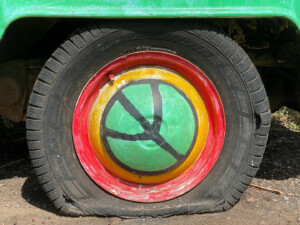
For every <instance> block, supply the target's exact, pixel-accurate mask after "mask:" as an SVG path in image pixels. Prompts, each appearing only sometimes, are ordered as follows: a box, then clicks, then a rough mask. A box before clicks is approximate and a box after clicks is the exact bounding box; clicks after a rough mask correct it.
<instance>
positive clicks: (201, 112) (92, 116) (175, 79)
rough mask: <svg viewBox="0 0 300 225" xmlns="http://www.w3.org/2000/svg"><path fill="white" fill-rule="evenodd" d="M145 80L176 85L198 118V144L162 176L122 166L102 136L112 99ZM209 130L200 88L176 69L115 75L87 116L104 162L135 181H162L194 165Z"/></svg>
mask: <svg viewBox="0 0 300 225" xmlns="http://www.w3.org/2000/svg"><path fill="white" fill-rule="evenodd" d="M142 79H159V80H162V81H165V82H168V83H170V84H173V85H174V86H176V87H177V88H179V89H180V90H181V91H183V92H184V93H185V94H186V96H187V97H188V98H189V99H190V101H191V103H192V104H193V106H194V108H195V110H196V114H197V117H198V135H197V138H196V142H195V145H194V147H193V149H192V151H191V153H190V155H189V156H188V157H187V158H186V160H185V161H184V162H183V163H182V164H180V165H179V166H178V167H176V168H174V169H173V170H171V171H168V172H166V173H164V174H159V175H137V174H134V173H132V172H130V171H127V170H125V169H123V168H122V167H120V166H119V165H118V164H117V163H115V161H114V160H113V159H111V157H110V156H109V155H108V153H107V151H106V149H105V147H104V145H103V143H102V141H101V138H100V123H101V118H102V114H103V111H104V109H105V106H106V104H107V103H108V101H109V100H110V98H111V97H112V96H113V95H114V94H115V93H116V92H117V91H118V90H119V89H120V88H121V87H122V86H124V85H126V84H127V83H129V82H130V81H133V80H134V81H137V80H142ZM208 130H209V118H208V113H207V110H206V107H205V104H204V102H203V100H202V98H201V96H200V95H199V93H198V91H197V90H196V89H195V88H194V87H193V85H191V84H190V83H189V82H188V81H187V80H186V79H184V78H183V77H182V76H180V75H179V74H176V73H175V72H173V71H170V70H168V69H163V68H157V67H144V68H134V69H130V70H128V71H126V72H124V73H122V74H119V75H117V76H116V77H115V80H114V81H113V82H109V83H107V84H106V85H105V86H104V87H103V88H102V89H101V90H100V91H99V95H98V96H97V98H96V100H95V101H94V103H93V106H92V107H91V110H90V113H89V118H88V136H89V141H90V144H91V147H92V149H93V151H94V152H95V154H96V156H97V158H98V160H99V161H100V162H101V164H102V165H103V166H104V167H105V168H106V169H107V170H109V171H110V172H111V173H112V174H114V175H116V176H117V177H119V178H121V179H123V180H127V181H130V182H134V183H140V184H155V183H162V182H166V181H168V180H171V179H174V178H175V177H177V176H179V175H181V174H183V173H184V172H186V171H187V170H188V169H189V168H191V167H192V166H193V165H194V163H195V162H196V160H197V159H198V158H199V156H200V155H201V152H202V151H203V149H204V146H205V143H206V139H207V136H208Z"/></svg>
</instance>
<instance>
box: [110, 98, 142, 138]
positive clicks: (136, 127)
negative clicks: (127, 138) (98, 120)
mask: <svg viewBox="0 0 300 225" xmlns="http://www.w3.org/2000/svg"><path fill="white" fill-rule="evenodd" d="M105 126H106V127H107V128H109V129H112V130H117V131H119V132H121V133H126V134H140V133H143V132H144V129H143V127H142V126H141V125H140V123H139V122H138V121H136V120H135V119H134V118H132V117H131V116H130V114H129V113H128V112H127V111H126V110H125V109H124V108H123V106H122V105H121V103H119V102H118V101H116V102H115V104H114V105H113V106H112V107H111V109H110V113H108V115H107V118H106V121H105Z"/></svg>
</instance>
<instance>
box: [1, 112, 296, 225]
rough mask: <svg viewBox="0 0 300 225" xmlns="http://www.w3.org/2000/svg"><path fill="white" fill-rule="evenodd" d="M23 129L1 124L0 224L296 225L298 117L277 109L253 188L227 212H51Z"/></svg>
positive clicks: (53, 210) (51, 209)
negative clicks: (128, 216)
mask: <svg viewBox="0 0 300 225" xmlns="http://www.w3.org/2000/svg"><path fill="white" fill-rule="evenodd" d="M24 132H25V131H24V125H22V124H21V125H20V124H19V125H17V127H16V129H14V130H8V129H7V128H5V127H4V126H3V121H0V225H1V224H107V225H112V224H186V225H187V224H230V225H232V224H272V225H273V224H299V225H300V113H298V112H295V111H291V110H288V109H286V108H282V109H281V110H280V111H278V112H276V113H275V114H273V123H272V129H271V132H270V138H269V142H268V146H267V149H266V153H265V156H264V159H263V162H262V164H261V167H260V170H259V172H258V173H257V175H256V177H255V179H254V180H253V182H252V184H254V185H259V186H262V187H266V188H270V189H274V190H277V191H280V192H282V194H276V193H272V192H270V191H266V190H257V189H254V188H249V189H248V190H247V191H246V192H245V194H244V195H243V197H242V199H241V200H240V202H239V203H238V204H237V205H236V206H235V207H233V208H232V209H231V210H229V211H227V212H222V213H215V214H204V215H183V216H173V217H169V218H140V219H120V218H116V217H110V218H103V217H80V218H68V217H62V216H59V215H58V214H56V211H55V209H54V208H53V207H52V205H51V203H50V202H49V200H48V199H47V197H46V196H45V194H44V193H43V191H42V189H41V188H40V186H39V184H38V183H37V181H36V179H35V176H34V174H33V172H32V169H31V165H30V161H29V159H28V154H27V151H26V150H27V148H26V142H25V137H24V134H25V133H24Z"/></svg>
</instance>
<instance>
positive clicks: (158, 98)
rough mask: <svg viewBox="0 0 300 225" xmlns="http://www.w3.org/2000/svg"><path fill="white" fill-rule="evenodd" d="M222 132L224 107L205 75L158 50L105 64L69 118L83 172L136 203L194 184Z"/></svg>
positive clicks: (208, 163)
mask: <svg viewBox="0 0 300 225" xmlns="http://www.w3.org/2000/svg"><path fill="white" fill-rule="evenodd" d="M112 76H113V77H114V80H113V81H110V80H109V79H108V78H112ZM195 82H196V83H195ZM224 132H225V123H224V112H223V107H222V104H221V101H220V98H219V96H218V94H217V91H216V90H215V88H214V86H213V85H212V84H211V82H210V81H209V80H208V78H207V77H206V76H205V75H204V73H203V72H202V71H201V70H199V69H198V68H197V67H195V66H194V65H192V64H191V63H189V62H187V61H186V60H184V59H182V58H180V57H178V56H175V55H171V54H168V53H162V52H138V53H133V54H131V55H128V56H126V57H122V58H120V59H116V60H115V61H113V62H111V63H110V64H108V65H106V66H105V67H104V68H102V69H101V70H100V71H99V72H98V73H97V74H95V75H94V77H93V78H92V79H91V80H90V81H89V83H88V84H87V86H86V87H85V88H84V90H83V92H82V94H81V96H80V98H79V100H78V103H77V105H76V107H75V111H74V118H73V139H74V145H75V149H76V153H77V155H78V157H79V160H80V162H81V164H82V166H83V167H84V169H85V170H86V172H87V173H88V174H89V176H90V177H91V178H92V179H93V180H94V181H95V182H96V183H97V184H98V185H100V186H101V187H102V188H104V189H105V190H107V191H109V192H110V193H112V194H114V195H117V196H119V197H121V198H124V199H128V200H132V201H142V202H157V201H164V200H168V199H171V198H174V197H177V196H179V195H181V194H184V193H185V192H187V191H189V190H190V189H192V188H193V187H194V186H196V185H197V184H198V183H200V181H201V180H202V179H203V178H204V177H205V176H206V175H207V173H208V172H209V170H210V169H211V168H212V166H213V164H214V163H215V161H216V159H217V157H218V155H219V152H220V150H221V147H222V144H223V140H224Z"/></svg>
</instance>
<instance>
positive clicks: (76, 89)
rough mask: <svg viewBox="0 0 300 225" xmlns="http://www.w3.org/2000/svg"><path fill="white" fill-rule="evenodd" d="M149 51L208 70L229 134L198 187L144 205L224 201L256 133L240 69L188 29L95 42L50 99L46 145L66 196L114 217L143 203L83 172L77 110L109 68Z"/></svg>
mask: <svg viewBox="0 0 300 225" xmlns="http://www.w3.org/2000/svg"><path fill="white" fill-rule="evenodd" d="M146 50H152V51H153V50H157V51H165V52H170V53H172V54H176V55H179V56H180V57H182V58H184V59H186V60H188V61H190V62H191V63H193V64H194V65H196V66H197V67H199V68H200V69H201V70H203V71H204V72H205V74H206V75H207V76H208V78H209V79H210V80H211V81H212V83H213V84H214V85H215V87H216V89H217V91H218V93H219V95H220V97H221V100H222V103H223V106H224V111H225V118H226V134H225V141H224V145H223V148H222V151H221V153H220V156H219V158H218V160H217V162H216V164H215V165H214V167H213V169H212V170H211V171H210V173H209V174H208V175H207V176H206V178H205V179H204V180H203V181H202V182H201V183H200V184H199V185H198V186H196V187H195V188H194V189H193V190H191V191H190V192H189V193H187V194H185V195H183V196H181V197H179V198H176V199H173V200H170V201H168V202H161V203H151V204H143V207H144V208H146V209H149V210H150V209H157V207H159V208H163V207H164V206H166V205H169V206H170V205H171V206H172V205H174V206H175V205H178V203H179V202H181V204H182V202H183V204H186V205H187V204H188V203H193V202H194V203H197V204H198V203H199V202H201V201H202V202H203V204H204V202H205V201H207V200H214V201H219V200H222V198H224V196H225V195H226V193H227V192H228V191H229V190H230V189H231V188H232V185H233V183H234V180H235V179H237V178H238V176H239V175H240V173H241V172H242V171H243V168H244V167H245V166H246V164H247V156H248V154H249V152H250V149H251V146H252V136H253V134H254V131H253V129H254V124H253V121H254V120H253V114H254V112H253V107H252V103H251V100H250V97H249V93H248V92H247V88H246V86H245V84H244V82H243V80H242V78H241V76H240V74H239V73H238V71H237V69H236V68H235V65H234V64H232V62H231V61H229V60H228V59H227V57H226V56H224V55H223V54H222V53H221V52H220V51H219V50H218V49H217V48H215V47H214V46H213V45H211V44H210V43H208V42H207V41H205V40H203V39H201V38H199V37H198V36H196V35H193V34H191V33H188V32H186V31H173V32H167V33H163V34H159V35H152V34H151V35H145V34H141V33H137V32H134V31H127V30H121V31H115V32H113V33H110V34H107V35H106V36H103V37H101V38H99V39H96V40H95V41H93V42H92V43H90V44H89V45H88V46H86V47H85V48H84V49H82V50H81V51H80V52H79V54H77V55H76V56H75V57H74V58H73V59H72V60H70V62H69V63H68V64H67V65H66V66H65V68H64V70H63V71H62V72H61V73H60V74H59V77H58V78H57V80H56V83H55V84H54V86H53V89H52V92H51V94H50V95H49V97H48V100H47V104H46V106H45V114H44V121H43V127H44V132H43V144H44V148H45V151H46V155H47V159H48V161H49V165H50V168H51V170H52V172H53V174H54V177H55V179H56V180H57V181H58V183H59V184H60V186H61V188H62V190H63V192H64V193H65V195H66V196H69V198H71V199H74V200H75V201H76V202H80V204H82V205H87V206H88V207H89V208H92V209H93V211H101V210H102V213H104V214H105V212H106V214H113V213H111V212H110V210H109V208H110V207H111V208H118V207H120V204H126V209H125V208H124V209H123V210H124V211H130V210H132V211H135V210H136V208H137V206H138V205H139V204H140V203H135V202H129V201H126V200H123V199H119V198H116V197H115V196H111V195H110V194H108V193H107V192H105V191H104V190H103V189H101V188H100V187H99V186H98V185H97V184H95V183H94V182H93V181H92V179H90V177H89V176H88V174H87V173H86V172H85V171H84V169H83V167H82V166H81V164H80V162H79V160H78V158H77V155H76V152H75V149H74V144H73V139H72V120H73V112H74V108H75V105H76V103H77V100H78V98H79V96H80V93H81V91H82V90H83V88H84V87H85V85H86V84H87V82H88V81H89V80H90V79H91V78H92V76H93V75H94V74H95V73H96V72H97V71H98V70H100V69H101V68H102V67H103V66H104V65H106V64H107V63H109V62H110V61H112V60H114V59H116V58H118V57H121V56H123V55H126V54H129V53H132V52H135V51H146ZM101 202H110V206H108V205H106V207H104V205H103V203H101ZM100 209H101V210H100ZM120 210H121V209H120Z"/></svg>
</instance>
